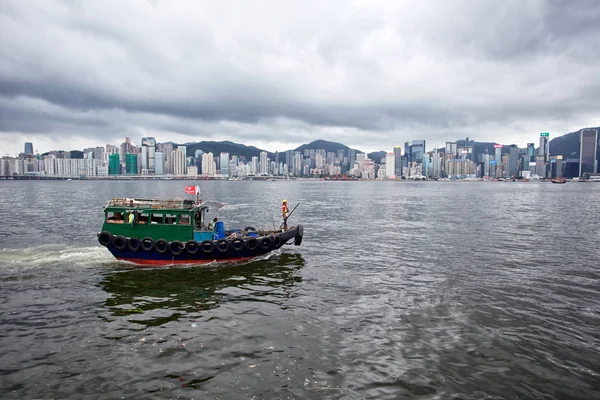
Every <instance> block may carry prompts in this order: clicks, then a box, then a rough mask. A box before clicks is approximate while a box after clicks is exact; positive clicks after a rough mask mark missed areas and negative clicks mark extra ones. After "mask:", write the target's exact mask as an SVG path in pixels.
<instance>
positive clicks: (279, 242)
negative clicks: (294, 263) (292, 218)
mask: <svg viewBox="0 0 600 400" xmlns="http://www.w3.org/2000/svg"><path fill="white" fill-rule="evenodd" d="M282 245H283V239H282V238H281V236H279V235H274V236H273V247H275V248H276V249H278V248H280V247H281V246H282Z"/></svg>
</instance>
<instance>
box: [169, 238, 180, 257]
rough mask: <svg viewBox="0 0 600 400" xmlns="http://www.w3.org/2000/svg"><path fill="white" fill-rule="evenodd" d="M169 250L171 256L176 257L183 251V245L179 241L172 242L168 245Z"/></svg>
mask: <svg viewBox="0 0 600 400" xmlns="http://www.w3.org/2000/svg"><path fill="white" fill-rule="evenodd" d="M169 250H171V254H173V255H174V256H178V255H180V254H181V252H182V251H183V243H181V242H180V241H179V240H173V241H172V242H171V243H169Z"/></svg>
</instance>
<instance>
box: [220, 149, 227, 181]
mask: <svg viewBox="0 0 600 400" xmlns="http://www.w3.org/2000/svg"><path fill="white" fill-rule="evenodd" d="M219 166H220V168H221V175H225V176H229V153H221V154H220V156H219Z"/></svg>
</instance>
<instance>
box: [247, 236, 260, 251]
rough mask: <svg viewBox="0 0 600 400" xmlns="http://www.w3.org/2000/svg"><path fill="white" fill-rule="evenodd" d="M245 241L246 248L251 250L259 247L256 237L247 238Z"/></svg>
mask: <svg viewBox="0 0 600 400" xmlns="http://www.w3.org/2000/svg"><path fill="white" fill-rule="evenodd" d="M245 242H246V243H245V244H246V248H247V249H248V250H250V251H253V250H256V248H257V247H258V240H257V239H256V238H249V239H246V241H245Z"/></svg>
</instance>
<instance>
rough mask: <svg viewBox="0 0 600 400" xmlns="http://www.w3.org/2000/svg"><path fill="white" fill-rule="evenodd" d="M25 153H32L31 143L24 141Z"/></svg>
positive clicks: (30, 154) (29, 154)
mask: <svg viewBox="0 0 600 400" xmlns="http://www.w3.org/2000/svg"><path fill="white" fill-rule="evenodd" d="M25 155H26V156H32V155H33V143H31V142H25Z"/></svg>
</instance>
